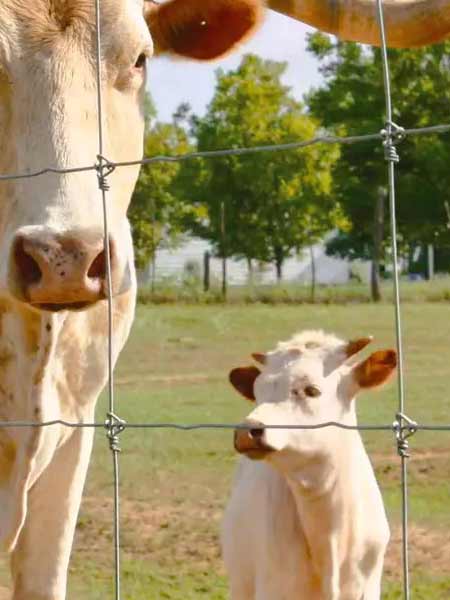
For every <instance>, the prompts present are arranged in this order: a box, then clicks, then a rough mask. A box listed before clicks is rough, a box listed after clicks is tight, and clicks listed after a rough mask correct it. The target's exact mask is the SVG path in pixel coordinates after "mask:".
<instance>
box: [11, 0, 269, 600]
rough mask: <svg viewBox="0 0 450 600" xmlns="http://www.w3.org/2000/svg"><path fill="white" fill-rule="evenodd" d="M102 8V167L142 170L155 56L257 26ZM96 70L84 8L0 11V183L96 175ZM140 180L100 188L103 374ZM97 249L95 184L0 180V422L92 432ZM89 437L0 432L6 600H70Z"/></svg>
mask: <svg viewBox="0 0 450 600" xmlns="http://www.w3.org/2000/svg"><path fill="white" fill-rule="evenodd" d="M100 4H101V32H102V49H103V50H102V66H103V81H102V87H103V100H104V109H105V115H106V118H105V127H104V134H105V149H104V154H105V156H106V157H108V158H109V159H110V160H115V161H121V160H126V159H128V160H130V159H139V158H140V157H141V156H142V146H143V133H144V118H143V91H144V84H145V59H146V57H147V56H150V55H151V54H152V52H153V46H155V49H156V50H157V51H166V52H175V53H177V54H180V55H185V56H189V57H193V58H197V59H208V58H214V57H215V56H218V55H221V54H223V53H224V52H226V51H227V50H228V49H229V48H231V47H232V46H233V45H234V44H235V43H236V42H237V41H239V40H240V39H242V37H243V36H245V35H246V34H247V33H249V32H250V31H251V30H252V29H253V27H254V26H255V25H256V23H257V22H258V20H259V17H260V7H259V3H258V2H257V1H256V0H233V1H232V2H230V1H229V0H214V2H209V3H208V2H201V1H197V2H195V1H193V0H181V1H176V2H172V3H170V4H168V5H164V6H163V7H158V5H155V4H153V3H149V4H148V5H147V6H146V8H145V10H144V4H143V1H142V0H101V2H100ZM149 27H150V30H151V33H152V36H151V35H150V31H149ZM152 38H153V40H152ZM95 58H96V53H95V10H94V0H32V1H29V0H0V174H6V173H26V172H30V171H34V170H37V169H41V168H43V167H47V166H50V167H56V168H65V167H73V166H80V165H92V164H94V163H95V162H96V155H97V152H98V127H97V98H96V91H97V88H96V76H95V64H96V62H95ZM137 174H138V169H137V167H136V168H127V169H118V170H117V171H116V172H115V173H114V174H112V175H111V176H110V184H111V191H110V193H109V194H108V208H109V219H110V240H109V245H110V248H111V256H112V285H113V291H114V295H115V299H114V334H113V347H114V361H115V360H116V358H117V355H118V353H119V351H120V350H121V348H122V346H123V344H124V342H125V340H126V338H127V336H128V333H129V330H130V326H131V322H132V319H133V313H134V304H135V288H136V286H135V275H134V264H133V251H132V243H131V236H130V228H129V223H128V221H127V218H126V211H127V207H128V204H129V201H130V197H131V193H132V191H133V187H134V184H135V181H136V177H137ZM102 235H103V221H102V209H101V199H100V196H99V190H98V182H97V175H96V173H95V171H91V172H87V173H83V172H82V173H75V174H68V175H61V176H60V175H55V174H49V175H44V176H41V177H37V178H34V179H21V180H17V181H4V182H0V256H1V261H0V333H1V335H0V369H1V377H0V422H1V421H15V420H21V421H33V422H36V423H42V422H44V421H49V420H54V419H64V420H67V421H71V422H80V423H83V422H90V421H93V419H94V408H95V402H96V399H97V397H98V395H99V393H100V391H101V389H102V388H103V386H104V384H105V381H106V378H107V361H106V348H107V330H108V329H107V311H106V303H105V300H104V298H105V256H104V252H103V238H102ZM92 438H93V430H92V429H76V430H72V429H67V428H65V427H60V426H52V427H47V428H41V429H38V428H34V429H31V428H23V429H19V428H13V429H4V428H1V427H0V543H1V545H2V546H3V548H4V549H5V550H6V551H8V552H10V553H11V564H12V576H13V587H14V590H13V599H14V600H63V599H64V597H65V589H66V573H67V566H68V561H69V555H70V550H71V545H72V540H73V535H74V528H75V523H76V518H77V513H78V509H79V504H80V498H81V493H82V488H83V484H84V480H85V475H86V470H87V466H88V462H89V456H90V452H91V446H92Z"/></svg>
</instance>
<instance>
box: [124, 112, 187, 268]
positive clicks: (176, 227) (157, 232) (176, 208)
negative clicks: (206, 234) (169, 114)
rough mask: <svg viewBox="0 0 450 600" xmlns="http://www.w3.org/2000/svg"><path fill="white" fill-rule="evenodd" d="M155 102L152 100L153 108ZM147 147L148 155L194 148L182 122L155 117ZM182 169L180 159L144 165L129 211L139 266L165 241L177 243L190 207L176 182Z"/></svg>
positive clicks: (149, 127)
mask: <svg viewBox="0 0 450 600" xmlns="http://www.w3.org/2000/svg"><path fill="white" fill-rule="evenodd" d="M151 106H152V105H151V104H150V103H149V107H150V109H151ZM150 109H149V110H150ZM147 114H149V113H147ZM150 114H155V112H153V113H152V112H150ZM144 147H145V156H147V157H151V156H162V155H175V154H182V153H185V152H188V151H190V150H191V145H190V142H189V139H188V136H187V133H186V131H185V130H184V129H183V127H182V126H180V125H178V124H177V123H176V122H173V123H159V122H157V121H154V120H152V119H151V118H150V119H147V120H146V136H145V146H144ZM179 169H180V165H179V163H167V162H161V163H160V162H156V163H151V164H148V165H144V166H143V167H142V170H141V172H140V175H139V179H138V182H137V185H136V189H135V191H134V194H133V197H132V201H131V205H130V211H129V217H130V221H131V224H132V230H133V241H134V247H135V256H136V266H137V267H139V268H143V267H145V266H146V265H147V264H148V262H149V260H150V259H151V258H152V257H153V255H154V253H155V252H156V250H157V248H158V247H159V246H160V245H161V244H162V243H163V242H164V243H167V244H170V243H173V242H174V241H175V240H176V239H177V238H178V237H179V235H180V233H181V232H182V224H183V211H186V210H187V207H186V205H185V204H184V203H183V202H182V201H181V198H180V196H179V193H180V192H181V190H180V189H179V188H178V187H176V185H175V180H176V177H177V174H178V171H179Z"/></svg>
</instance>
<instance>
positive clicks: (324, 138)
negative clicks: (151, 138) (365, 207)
mask: <svg viewBox="0 0 450 600" xmlns="http://www.w3.org/2000/svg"><path fill="white" fill-rule="evenodd" d="M449 132H450V124H448V125H447V124H444V125H432V126H429V127H416V128H410V129H402V131H401V135H402V137H404V138H410V137H414V136H420V135H442V134H445V133H449ZM385 135H386V134H385V131H384V130H383V131H380V132H377V133H368V134H364V135H349V136H335V135H320V136H317V137H314V138H311V139H309V140H303V141H299V142H290V143H287V144H272V145H267V146H248V147H244V148H224V149H221V150H220V149H219V150H205V151H199V152H187V153H185V154H174V155H157V156H147V157H144V158H140V159H136V160H129V161H118V162H116V161H111V160H107V159H105V158H104V157H103V156H101V155H100V156H98V157H97V162H96V163H94V164H91V165H84V166H79V167H64V168H56V167H46V168H43V169H40V170H37V171H30V172H23V173H6V174H4V175H0V181H13V180H15V179H32V178H34V177H41V176H43V175H49V174H50V175H51V174H53V175H70V174H71V173H86V172H89V171H97V172H98V171H99V170H101V169H102V168H103V169H105V168H108V170H109V171H111V170H114V169H117V168H123V167H137V166H139V165H141V166H142V165H151V164H153V163H173V162H184V161H187V160H195V159H199V158H204V159H209V158H221V157H226V156H244V155H246V154H258V153H260V152H288V151H290V150H301V149H302V148H308V147H310V146H315V145H320V144H324V145H327V144H342V145H346V144H359V143H362V142H371V141H382V140H384V138H385Z"/></svg>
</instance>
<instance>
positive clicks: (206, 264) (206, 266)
mask: <svg viewBox="0 0 450 600" xmlns="http://www.w3.org/2000/svg"><path fill="white" fill-rule="evenodd" d="M210 273H211V255H210V253H209V252H208V251H206V252H205V254H204V255H203V291H204V292H209V286H210Z"/></svg>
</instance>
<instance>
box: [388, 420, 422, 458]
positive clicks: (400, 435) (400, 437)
mask: <svg viewBox="0 0 450 600" xmlns="http://www.w3.org/2000/svg"><path fill="white" fill-rule="evenodd" d="M392 429H393V430H394V433H395V438H396V440H397V452H398V454H399V456H401V457H402V458H409V456H410V454H409V442H408V438H410V437H411V436H412V435H414V434H415V433H416V431H417V430H418V424H417V423H416V421H413V420H412V419H410V418H409V417H408V416H407V415H405V414H404V413H401V412H398V413H397V414H396V419H395V421H394V423H393V424H392Z"/></svg>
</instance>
